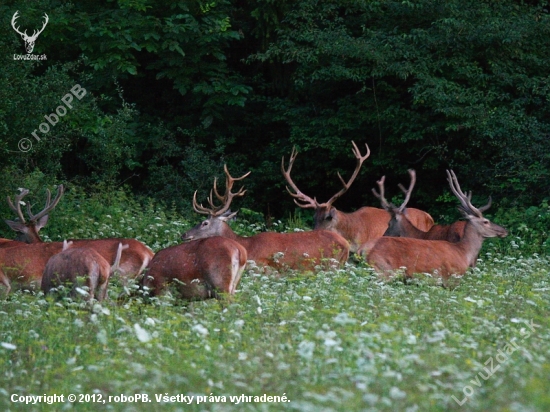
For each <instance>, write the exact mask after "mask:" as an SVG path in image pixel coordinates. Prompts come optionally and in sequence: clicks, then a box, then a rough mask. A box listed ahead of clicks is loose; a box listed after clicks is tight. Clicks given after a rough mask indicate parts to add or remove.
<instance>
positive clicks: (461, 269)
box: [359, 170, 508, 279]
mask: <svg viewBox="0 0 550 412" xmlns="http://www.w3.org/2000/svg"><path fill="white" fill-rule="evenodd" d="M447 176H448V178H447V180H448V181H449V185H450V187H451V190H452V192H453V193H454V195H455V196H456V197H457V198H458V200H459V201H460V208H459V210H460V211H461V212H462V213H463V214H464V216H465V217H466V219H467V222H466V227H465V228H464V235H463V236H462V238H461V239H460V240H459V241H458V242H456V243H450V242H447V241H445V240H424V239H411V238H404V237H386V236H384V237H381V238H380V239H377V240H374V241H372V242H368V243H367V244H366V245H364V246H363V247H361V248H360V249H359V254H361V255H362V256H365V257H366V260H367V262H368V263H369V264H371V265H372V266H373V267H374V268H375V269H376V270H377V271H378V272H380V273H382V274H386V275H389V274H391V272H392V271H394V270H397V269H400V268H404V270H405V275H406V276H407V277H412V276H413V274H414V273H431V274H435V273H437V274H438V275H439V276H441V277H442V278H443V279H447V278H448V277H449V276H451V275H457V276H461V275H463V274H464V273H465V272H466V271H467V270H468V268H469V267H472V266H473V265H474V264H475V259H476V258H477V256H478V254H479V251H480V249H481V246H482V244H483V240H484V239H485V238H489V237H505V236H507V234H508V232H507V231H506V229H504V228H503V227H501V226H499V225H497V224H495V223H492V222H490V221H489V220H488V219H486V218H484V217H483V214H482V213H481V211H480V210H479V209H477V208H475V207H474V206H473V205H472V203H471V195H466V194H464V193H463V192H462V190H461V189H460V185H459V184H458V180H457V178H456V175H455V174H454V172H453V171H452V170H451V171H450V172H449V171H447Z"/></svg>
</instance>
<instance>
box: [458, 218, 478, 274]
mask: <svg viewBox="0 0 550 412" xmlns="http://www.w3.org/2000/svg"><path fill="white" fill-rule="evenodd" d="M454 244H455V245H457V247H459V248H460V249H462V250H463V252H464V254H465V255H466V258H467V260H468V265H469V266H473V265H474V264H475V261H476V259H477V256H478V255H479V251H480V250H481V246H482V245H483V236H481V234H480V233H479V232H478V231H477V230H476V228H475V226H474V225H473V224H472V223H471V222H470V221H468V222H466V226H465V227H464V236H463V237H462V239H460V241H459V242H458V243H454Z"/></svg>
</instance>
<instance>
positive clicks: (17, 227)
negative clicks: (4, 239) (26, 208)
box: [4, 219, 29, 233]
mask: <svg viewBox="0 0 550 412" xmlns="http://www.w3.org/2000/svg"><path fill="white" fill-rule="evenodd" d="M4 222H6V224H7V225H8V226H9V227H10V228H11V229H12V230H14V231H16V232H21V233H28V231H29V228H28V227H27V226H25V224H24V223H22V222H17V221H15V220H7V219H6V220H4Z"/></svg>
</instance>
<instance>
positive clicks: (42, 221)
mask: <svg viewBox="0 0 550 412" xmlns="http://www.w3.org/2000/svg"><path fill="white" fill-rule="evenodd" d="M46 223H48V215H44V216H42V217H41V218H40V219H38V222H36V231H37V232H38V231H39V230H40V229H42V228H43V227H44V226H46Z"/></svg>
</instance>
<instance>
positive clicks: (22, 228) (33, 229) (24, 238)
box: [5, 185, 64, 243]
mask: <svg viewBox="0 0 550 412" xmlns="http://www.w3.org/2000/svg"><path fill="white" fill-rule="evenodd" d="M63 190H64V188H63V185H59V186H58V187H57V195H56V196H55V199H54V200H53V202H52V201H51V197H52V195H51V193H50V191H49V190H46V204H45V206H44V209H42V211H40V212H39V213H37V214H36V215H33V214H32V211H31V205H30V204H29V203H27V215H28V216H29V221H28V222H27V221H25V217H24V216H23V212H22V211H21V204H22V200H23V198H24V197H25V196H26V195H28V194H29V189H21V193H19V194H18V195H16V196H15V202H12V201H11V198H10V197H9V196H8V205H9V206H10V209H11V210H13V211H14V212H15V213H16V214H17V217H18V218H19V220H17V221H15V220H5V222H6V224H7V225H8V226H9V227H10V228H12V229H13V230H15V231H16V232H18V235H17V237H16V239H15V240H19V241H21V242H26V243H37V242H42V239H41V238H40V235H39V234H38V232H39V231H40V229H42V228H43V227H44V226H46V223H48V213H49V212H51V211H52V210H53V208H55V207H56V206H57V204H58V203H59V200H61V196H63Z"/></svg>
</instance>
